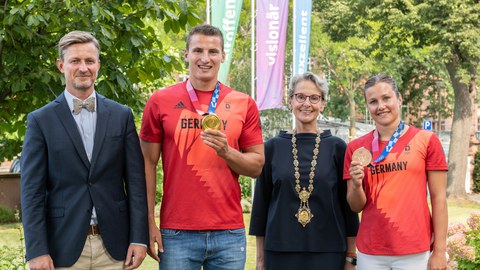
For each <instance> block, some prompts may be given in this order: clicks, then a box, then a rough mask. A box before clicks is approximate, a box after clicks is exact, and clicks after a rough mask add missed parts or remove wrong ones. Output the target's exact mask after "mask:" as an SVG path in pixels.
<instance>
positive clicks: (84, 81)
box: [57, 42, 100, 98]
mask: <svg viewBox="0 0 480 270" xmlns="http://www.w3.org/2000/svg"><path fill="white" fill-rule="evenodd" d="M57 67H58V69H59V70H60V72H62V73H63V75H64V76H65V83H66V88H67V91H69V92H70V93H72V94H73V95H74V96H77V97H79V98H81V97H88V96H89V95H90V94H91V93H92V92H93V88H94V84H95V80H96V79H97V75H98V70H99V69H100V60H99V58H98V49H97V47H95V45H94V44H93V43H91V42H89V43H77V44H72V45H70V46H69V47H68V48H66V49H65V50H64V54H63V58H62V59H58V60H57Z"/></svg>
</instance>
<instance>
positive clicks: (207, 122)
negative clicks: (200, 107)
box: [202, 114, 222, 130]
mask: <svg viewBox="0 0 480 270" xmlns="http://www.w3.org/2000/svg"><path fill="white" fill-rule="evenodd" d="M221 126H222V121H220V118H219V117H218V116H217V115H215V114H207V115H205V116H204V117H203V119H202V129H203V130H207V129H213V130H220V127H221Z"/></svg>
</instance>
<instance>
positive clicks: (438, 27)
mask: <svg viewBox="0 0 480 270" xmlns="http://www.w3.org/2000/svg"><path fill="white" fill-rule="evenodd" d="M316 7H317V8H323V9H324V10H325V13H324V15H325V17H326V22H327V23H326V25H325V29H326V31H327V32H328V33H329V34H330V36H331V37H332V38H333V39H335V40H336V41H344V40H346V39H347V38H350V37H362V38H365V39H368V40H371V41H372V46H371V47H370V56H371V57H375V59H377V60H378V61H383V62H384V63H390V65H391V66H392V67H394V66H393V65H397V67H398V68H394V69H392V70H391V71H396V72H397V74H393V75H399V76H400V77H401V81H400V83H401V86H404V88H403V89H404V91H405V90H407V91H408V94H409V95H412V97H417V96H420V95H423V96H425V97H435V95H429V94H430V93H432V92H425V91H424V90H425V89H430V90H431V91H433V92H434V91H435V90H437V92H439V89H441V88H445V87H446V88H447V90H448V87H450V86H451V88H452V89H453V92H454V108H453V111H454V115H453V125H452V133H451V143H450V149H449V158H448V160H449V168H450V169H449V172H448V185H449V189H448V191H449V194H450V195H453V196H464V195H465V189H464V181H465V175H466V164H467V158H466V157H467V155H468V147H469V139H470V136H471V135H472V127H473V126H474V125H473V121H472V118H473V116H474V114H473V113H472V112H473V111H474V106H473V104H474V102H475V97H476V79H477V73H478V63H479V59H480V3H479V2H478V1H476V0H408V1H405V0H403V1H400V0H385V1H378V0H343V1H331V0H327V1H320V3H316ZM439 82H444V84H442V83H439ZM420 86H422V87H426V88H422V89H420V88H419V87H420ZM435 86H437V87H435ZM407 96H408V95H407ZM437 96H438V95H437ZM446 98H447V100H448V95H447V97H446ZM427 99H428V98H427ZM407 100H408V99H407ZM410 100H411V101H415V100H417V101H418V100H420V101H422V102H423V99H415V98H413V99H410ZM438 105H439V104H438V101H437V103H433V106H432V108H435V109H436V110H437V111H438V109H439V106H438ZM417 108H420V107H417Z"/></svg>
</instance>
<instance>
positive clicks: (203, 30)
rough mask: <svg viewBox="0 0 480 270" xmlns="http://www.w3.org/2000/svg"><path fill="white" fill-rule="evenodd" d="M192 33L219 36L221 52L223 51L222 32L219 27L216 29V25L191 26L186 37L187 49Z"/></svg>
mask: <svg viewBox="0 0 480 270" xmlns="http://www.w3.org/2000/svg"><path fill="white" fill-rule="evenodd" d="M193 35H204V36H211V37H219V38H220V41H221V44H222V52H223V51H224V48H223V34H222V31H220V29H218V28H217V27H215V26H212V25H210V24H201V25H197V26H195V27H194V28H192V29H191V30H190V32H189V33H188V37H187V51H188V49H189V46H190V41H191V39H192V36H193Z"/></svg>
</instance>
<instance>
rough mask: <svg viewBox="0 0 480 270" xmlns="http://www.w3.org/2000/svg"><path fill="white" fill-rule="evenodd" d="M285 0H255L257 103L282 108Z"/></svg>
mask: <svg viewBox="0 0 480 270" xmlns="http://www.w3.org/2000/svg"><path fill="white" fill-rule="evenodd" d="M288 2H289V1H285V0H257V22H256V28H257V35H256V39H257V54H256V58H257V66H256V70H257V91H256V92H257V99H256V101H257V106H258V109H259V110H266V109H273V108H281V107H282V106H283V104H282V98H283V95H282V94H283V73H284V72H283V67H284V64H285V39H286V34H287V22H288V21H287V20H288Z"/></svg>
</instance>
